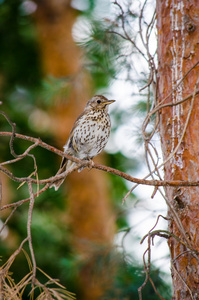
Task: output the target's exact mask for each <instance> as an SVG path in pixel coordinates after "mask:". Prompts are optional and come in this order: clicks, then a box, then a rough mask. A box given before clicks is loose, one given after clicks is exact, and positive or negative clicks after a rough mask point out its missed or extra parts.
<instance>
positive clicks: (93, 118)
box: [50, 95, 116, 191]
mask: <svg viewBox="0 0 199 300" xmlns="http://www.w3.org/2000/svg"><path fill="white" fill-rule="evenodd" d="M115 101H116V100H108V99H107V98H106V97H104V96H102V95H95V96H93V97H92V98H91V99H90V100H88V102H87V104H86V106H85V109H84V111H83V112H82V113H81V114H80V115H79V117H78V118H77V119H76V121H75V123H74V125H73V127H72V130H71V132H70V134H69V137H68V139H67V141H66V144H65V145H64V153H66V154H68V155H70V156H74V157H76V158H79V159H83V160H90V161H91V160H92V159H93V158H94V157H95V156H97V155H98V154H99V153H100V152H101V151H102V150H103V149H104V147H105V146H106V144H107V142H108V138H109V135H110V130H111V121H110V116H109V114H108V106H109V105H110V104H111V103H113V102H115ZM75 165H77V163H75V162H72V161H70V160H68V159H67V158H66V157H63V159H62V162H61V165H60V168H59V171H58V172H57V174H56V175H59V174H61V173H63V172H64V171H66V170H69V169H71V168H73V167H74V166H75ZM82 169H84V167H80V169H79V171H80V170H82ZM64 180H65V177H64V178H62V179H60V180H57V181H54V182H53V183H52V184H51V186H50V187H54V188H55V190H56V191H57V190H58V189H59V187H60V186H61V184H62V183H63V181H64Z"/></svg>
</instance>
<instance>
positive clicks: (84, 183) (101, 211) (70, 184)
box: [35, 0, 115, 300]
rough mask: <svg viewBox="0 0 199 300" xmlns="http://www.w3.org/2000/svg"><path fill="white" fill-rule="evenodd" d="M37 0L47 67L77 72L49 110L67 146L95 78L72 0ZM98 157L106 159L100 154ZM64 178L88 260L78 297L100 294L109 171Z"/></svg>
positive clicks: (110, 219) (72, 220) (109, 232)
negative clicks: (75, 33)
mask: <svg viewBox="0 0 199 300" xmlns="http://www.w3.org/2000/svg"><path fill="white" fill-rule="evenodd" d="M35 2H36V3H37V5H38V8H37V12H36V14H35V22H36V26H37V32H38V40H39V44H40V48H41V59H42V64H43V69H44V73H45V74H48V75H53V76H54V77H58V78H61V77H65V76H70V78H73V85H71V87H70V94H69V96H68V97H67V98H65V99H55V101H56V102H55V105H54V107H53V109H52V110H51V111H50V112H49V113H50V116H51V126H52V127H51V130H52V132H53V133H54V134H55V138H56V139H57V144H58V145H59V146H60V147H63V145H64V144H65V142H66V139H67V136H68V135H69V132H70V130H71V128H72V126H73V123H74V121H75V119H76V118H77V116H78V115H79V114H80V112H82V111H83V108H84V106H85V104H86V102H87V100H88V99H89V98H90V96H91V84H90V79H89V77H88V76H87V75H85V74H83V73H82V68H81V64H80V62H81V59H80V58H81V52H80V49H79V48H78V47H77V46H76V45H75V43H74V41H73V39H72V34H71V31H72V26H73V24H74V22H75V20H76V14H75V11H74V10H73V9H72V8H71V6H70V1H64V0H63V1H57V0H46V1H39V0H38V1H35ZM59 100H60V101H59ZM60 161H61V159H60ZM97 161H98V163H103V159H102V156H101V158H97ZM58 167H59V162H58ZM64 184H65V185H66V186H67V191H68V194H67V196H68V198H67V201H68V202H69V205H68V206H69V213H68V217H66V212H65V213H64V217H63V218H61V219H62V220H65V222H68V220H69V225H70V226H71V229H72V243H73V245H74V246H75V248H76V250H77V252H78V253H79V254H80V257H82V258H83V259H84V262H86V261H88V263H85V268H84V272H83V273H82V274H80V279H79V281H80V286H81V292H80V294H81V298H80V297H79V299H86V300H90V299H92V300H95V299H99V298H100V297H101V296H102V295H103V292H104V290H105V289H106V286H105V284H104V278H105V276H104V275H105V273H106V272H104V274H103V275H102V274H100V273H97V271H96V266H95V259H93V257H94V256H98V255H99V252H100V251H99V249H102V246H106V247H107V246H111V244H112V241H113V237H114V230H115V225H114V216H113V213H112V211H111V204H110V201H109V200H110V199H109V195H108V189H107V181H106V176H105V174H104V173H102V172H99V171H96V170H91V171H88V170H86V169H85V170H83V171H82V172H81V173H77V172H76V173H74V174H71V175H70V176H68V177H67V178H66V180H65V183H64ZM106 250H107V248H106ZM109 275H110V274H108V276H109ZM109 277H110V276H109ZM68 288H69V289H70V287H68Z"/></svg>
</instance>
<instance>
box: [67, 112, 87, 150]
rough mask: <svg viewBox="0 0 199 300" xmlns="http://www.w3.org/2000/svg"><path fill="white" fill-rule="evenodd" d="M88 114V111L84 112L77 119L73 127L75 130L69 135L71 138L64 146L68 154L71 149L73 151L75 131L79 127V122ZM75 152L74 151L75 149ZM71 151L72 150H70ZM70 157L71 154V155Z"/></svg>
mask: <svg viewBox="0 0 199 300" xmlns="http://www.w3.org/2000/svg"><path fill="white" fill-rule="evenodd" d="M85 113H86V110H84V111H83V112H82V113H81V114H80V115H79V117H78V118H77V119H76V121H75V123H74V125H73V128H72V129H71V132H70V133H69V136H68V139H67V141H66V144H65V145H64V149H65V152H66V153H68V150H69V149H70V148H72V149H73V135H74V130H75V129H76V128H77V127H78V125H79V121H80V119H81V118H82V117H83V116H84V115H85ZM73 150H74V149H73ZM69 151H70V150H69ZM68 154H69V153H68ZM69 155H70V154H69Z"/></svg>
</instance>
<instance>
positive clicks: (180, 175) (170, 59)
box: [157, 0, 199, 300]
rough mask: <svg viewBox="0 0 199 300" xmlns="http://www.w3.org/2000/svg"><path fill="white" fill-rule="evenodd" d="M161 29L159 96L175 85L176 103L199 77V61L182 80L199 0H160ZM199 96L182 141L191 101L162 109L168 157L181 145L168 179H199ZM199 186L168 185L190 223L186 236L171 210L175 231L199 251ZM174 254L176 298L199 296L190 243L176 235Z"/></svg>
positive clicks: (194, 58)
mask: <svg viewBox="0 0 199 300" xmlns="http://www.w3.org/2000/svg"><path fill="white" fill-rule="evenodd" d="M157 29H158V63H159V68H158V76H159V81H158V92H159V94H158V97H159V102H161V101H162V100H163V99H164V98H165V97H166V96H168V95H169V93H170V92H171V91H172V90H173V89H174V91H173V93H171V95H170V96H169V97H168V98H167V99H166V100H164V103H166V102H170V101H173V103H175V102H177V101H179V100H180V99H183V98H185V97H186V96H187V95H189V94H192V93H193V91H194V86H195V84H196V82H197V80H198V74H199V67H198V65H197V66H196V67H195V68H194V69H193V70H192V71H191V72H190V73H189V74H188V75H187V76H186V77H185V78H184V79H183V82H182V84H180V85H179V86H178V87H177V88H175V87H176V85H177V84H178V83H179V81H180V80H181V79H182V78H183V76H185V74H186V72H188V71H189V69H190V68H191V67H193V66H194V64H196V63H197V62H198V57H199V44H198V40H199V2H198V1H197V0H195V1H194V0H190V1H178V0H167V1H161V0H157ZM198 100H199V97H198V96H196V97H195V99H194V102H193V109H192V111H191V114H190V118H189V121H188V126H187V128H186V133H185V135H184V137H183V139H182V142H181V143H180V141H181V136H182V133H183V129H184V126H185V124H186V119H187V116H188V114H189V110H190V109H191V100H188V101H186V102H184V103H183V104H180V105H178V106H175V107H168V108H164V109H162V111H161V113H160V135H161V143H162V151H163V156H164V159H166V158H167V157H168V156H169V155H170V154H171V153H172V151H173V150H174V149H175V147H176V146H177V145H178V143H180V146H179V148H178V150H177V152H176V153H175V155H174V156H173V157H172V158H171V159H170V160H169V161H168V162H167V163H166V164H165V179H166V180H197V179H198V174H199V159H198V155H199V106H198ZM198 193H199V187H184V188H182V187H180V188H178V189H177V188H172V187H170V188H166V195H167V198H168V201H169V202H170V205H171V206H172V209H173V210H175V212H176V214H177V216H178V218H179V220H180V221H181V224H182V225H183V227H184V235H183V232H182V230H180V229H179V225H178V224H177V220H176V218H175V217H174V214H173V213H172V209H170V211H169V216H170V217H171V220H170V222H169V229H170V231H171V232H172V233H173V234H175V235H176V236H177V237H179V238H180V239H181V240H182V241H183V242H184V243H185V244H187V243H188V244H189V247H190V248H193V249H194V250H196V251H199V205H198ZM169 247H170V251H171V259H172V263H173V266H172V279H173V290H174V294H173V299H175V300H181V299H199V261H198V259H196V258H197V257H198V256H196V257H194V256H193V255H192V253H191V252H190V251H188V252H187V250H190V249H189V247H188V246H187V245H183V244H182V243H180V242H179V241H177V240H176V239H174V238H170V241H169Z"/></svg>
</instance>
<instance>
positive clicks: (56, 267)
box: [0, 0, 171, 300]
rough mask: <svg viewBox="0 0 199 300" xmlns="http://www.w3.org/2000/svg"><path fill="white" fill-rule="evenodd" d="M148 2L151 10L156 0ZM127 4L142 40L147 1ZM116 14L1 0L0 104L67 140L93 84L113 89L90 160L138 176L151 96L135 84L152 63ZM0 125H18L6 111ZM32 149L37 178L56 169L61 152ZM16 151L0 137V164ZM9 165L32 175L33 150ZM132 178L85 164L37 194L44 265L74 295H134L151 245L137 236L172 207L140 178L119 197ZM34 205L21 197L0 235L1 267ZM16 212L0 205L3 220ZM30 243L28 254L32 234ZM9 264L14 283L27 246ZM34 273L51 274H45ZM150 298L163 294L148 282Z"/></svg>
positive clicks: (157, 272)
mask: <svg viewBox="0 0 199 300" xmlns="http://www.w3.org/2000/svg"><path fill="white" fill-rule="evenodd" d="M148 2H149V6H148V13H149V15H150V14H152V12H153V10H154V6H155V3H154V1H148ZM121 5H124V12H125V16H126V27H127V29H128V30H129V34H130V36H131V38H133V39H135V40H136V39H137V33H138V27H137V23H138V21H139V20H138V13H139V12H140V8H141V6H140V5H141V2H140V1H134V4H133V8H132V4H129V3H126V2H123V1H121ZM121 24H122V19H121V11H120V12H119V10H118V6H117V5H115V4H114V3H112V2H110V1H109V0H103V1H100V0H81V1H80V0H79V1H78V0H74V1H69V0H59V1H58V0H34V1H32V0H24V1H22V0H9V1H8V0H0V100H1V101H2V103H3V104H2V105H1V110H2V111H4V112H6V113H7V114H8V116H9V118H10V119H11V120H12V122H14V123H16V132H17V133H21V134H23V135H28V136H33V137H40V138H41V139H42V141H44V142H46V143H48V144H50V145H53V146H55V147H57V148H58V149H63V148H62V147H63V145H64V144H65V142H66V139H67V137H68V134H69V132H70V130H71V128H72V125H73V123H74V121H75V119H76V117H77V116H78V115H79V114H80V113H81V112H82V111H83V109H84V106H85V104H86V102H87V100H88V99H90V98H91V97H92V96H93V95H94V94H103V95H104V96H106V97H108V98H109V99H116V100H117V101H116V102H115V103H114V104H113V105H112V107H110V111H111V120H112V132H111V137H110V141H109V143H108V145H107V147H106V153H105V152H104V153H103V154H100V155H99V156H98V157H96V158H95V159H94V161H95V162H97V163H100V164H105V165H107V166H110V167H114V168H117V169H119V170H121V171H124V172H127V173H129V174H132V175H133V176H138V177H139V178H141V177H144V175H146V174H147V170H146V167H145V164H144V150H143V143H142V137H141V124H142V121H143V119H144V117H145V114H146V110H147V101H146V98H147V94H145V92H142V93H141V94H140V93H139V88H141V87H143V86H144V85H145V84H146V82H147V76H148V75H147V72H149V71H148V70H146V66H145V63H144V60H143V59H142V58H140V57H139V56H138V52H137V50H136V49H135V48H134V47H133V45H132V44H130V45H129V43H128V41H125V40H124V39H122V38H121V37H120V36H119V35H118V34H117V35H116V34H114V32H115V31H116V30H117V31H119V32H120V30H122V29H121V28H122V25H121ZM138 43H139V40H138ZM152 47H154V49H155V48H156V42H154V45H152ZM154 51H155V50H154ZM0 128H1V131H11V127H10V125H9V124H8V122H6V120H5V118H4V117H3V116H0ZM155 142H157V144H158V138H157V141H155ZM28 146H30V143H29V142H26V141H21V140H17V139H15V141H14V149H15V152H16V153H17V154H21V153H23V152H24V151H25V149H26V148H27V147H28ZM31 153H33V154H34V155H35V157H36V160H37V167H38V175H39V178H40V179H42V178H48V177H50V176H53V175H54V174H55V173H56V172H57V170H58V168H59V164H60V161H61V158H60V157H57V156H56V155H54V154H53V153H51V152H50V151H47V150H45V149H42V148H39V147H37V148H36V149H34V150H33V151H32V152H31ZM11 158H12V155H11V153H10V150H9V138H7V137H0V160H1V162H3V161H6V160H9V159H11ZM8 169H9V170H10V171H12V172H13V174H14V175H16V176H20V177H25V176H29V175H30V174H31V173H32V172H33V170H34V165H33V160H32V159H31V158H30V157H26V158H25V159H23V160H22V161H20V162H18V163H15V164H12V165H9V166H8ZM1 181H2V190H3V200H2V205H5V204H8V203H10V202H15V201H19V200H21V199H25V198H27V197H28V187H27V185H24V186H22V187H21V188H19V189H17V188H18V183H15V182H12V181H11V180H9V179H8V178H7V177H6V176H4V175H3V174H1ZM131 187H132V185H131V184H129V183H126V182H125V181H124V180H123V179H122V178H120V177H116V176H114V175H110V174H107V173H105V172H101V171H98V170H94V169H92V170H90V171H89V170H87V169H85V170H83V171H82V172H81V173H77V172H75V173H73V174H71V175H70V176H68V177H67V179H66V180H65V182H64V184H63V185H62V186H61V188H60V189H59V190H58V191H57V192H55V191H54V189H48V190H47V191H45V193H43V194H41V195H40V196H39V197H38V198H37V199H36V203H35V207H34V212H33V220H32V240H33V247H34V251H35V257H36V261H37V266H38V267H39V268H40V269H42V270H43V271H44V272H45V273H46V274H48V275H49V276H51V277H52V278H56V279H59V281H60V283H61V284H62V285H64V286H65V287H66V288H67V290H68V291H70V292H73V293H75V294H76V297H77V299H81V300H90V299H92V300H95V299H125V300H126V299H138V291H137V290H138V288H139V287H140V286H141V285H142V283H143V282H144V280H145V273H144V271H143V270H144V267H143V262H142V255H143V253H144V251H145V249H146V248H147V243H146V244H144V246H143V248H142V247H141V246H140V244H139V243H140V239H141V238H142V236H143V235H144V234H146V233H147V232H148V231H149V230H150V229H151V227H153V225H154V224H155V220H156V218H157V215H158V214H159V213H163V214H165V211H166V207H165V205H164V203H163V200H162V199H161V200H160V199H159V198H158V200H154V199H151V194H152V192H153V189H150V188H148V187H144V186H142V187H141V188H140V190H136V192H135V194H134V193H131V194H130V196H129V197H128V198H127V199H126V201H125V202H124V204H122V199H123V197H124V196H125V195H126V193H127V192H128V190H129V189H130V188H131ZM34 188H35V191H36V187H34ZM161 201H162V202H161ZM27 211H28V204H23V205H22V206H20V207H19V208H18V209H17V210H16V211H15V213H14V214H13V215H12V217H11V218H10V220H9V222H8V224H7V226H6V228H5V229H4V230H3V232H2V234H1V236H0V256H1V259H2V261H1V263H2V265H3V264H4V263H5V262H6V261H7V259H8V258H9V257H10V255H11V254H12V253H13V252H14V251H15V249H16V248H17V247H18V246H19V244H20V242H21V241H22V240H23V239H24V238H25V237H26V235H27ZM10 212H11V210H9V209H7V210H4V211H2V212H1V222H2V224H3V222H4V221H5V220H6V218H7V217H8V216H9V214H10ZM144 222H145V223H144ZM160 226H161V228H166V224H163V223H161V224H160ZM158 243H159V248H158V249H160V250H157V251H156V252H155V254H154V264H152V265H151V277H152V279H153V281H154V283H155V286H156V288H157V290H158V292H159V293H160V294H161V296H162V297H164V298H165V299H171V290H170V284H169V275H168V274H167V272H168V271H169V258H168V250H165V246H164V247H162V248H161V246H162V245H161V242H160V240H159V241H158ZM165 243H166V242H165ZM24 249H25V250H26V251H27V253H29V249H28V245H27V244H25V245H24ZM162 256H163V257H164V259H165V260H164V259H160V257H162ZM155 260H157V261H158V262H159V263H158V262H157V261H155ZM165 265H166V268H165ZM11 272H12V274H13V275H12V276H13V278H14V280H15V283H18V282H20V280H22V278H24V276H25V275H26V274H27V273H28V272H29V265H28V262H27V257H26V256H25V255H24V254H23V253H20V254H19V255H18V256H17V258H16V260H15V262H14V263H13V265H12V267H11ZM37 278H38V279H39V280H40V282H43V283H44V282H45V279H44V276H43V274H42V273H41V272H38V273H37ZM30 290H31V287H30V286H27V287H26V289H25V290H24V291H23V293H22V296H21V299H29V298H30V295H29V293H30ZM39 293H40V291H39V290H37V291H36V293H35V298H36V297H37V296H39ZM53 299H54V298H53ZM55 299H56V298H55ZM143 299H148V300H150V299H159V297H158V296H157V294H156V293H155V292H154V289H153V287H152V285H151V284H150V283H147V285H146V286H145V288H144V289H143Z"/></svg>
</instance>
